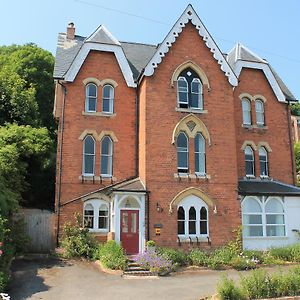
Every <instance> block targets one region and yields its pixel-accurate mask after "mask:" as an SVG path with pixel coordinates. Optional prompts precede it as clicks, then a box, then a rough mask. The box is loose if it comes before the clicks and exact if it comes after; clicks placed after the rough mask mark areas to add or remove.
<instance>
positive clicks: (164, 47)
mask: <svg viewBox="0 0 300 300" xmlns="http://www.w3.org/2000/svg"><path fill="white" fill-rule="evenodd" d="M189 22H191V23H192V24H193V25H195V27H196V29H197V30H198V32H199V35H200V36H201V37H202V38H203V40H204V41H205V44H206V46H207V47H208V48H209V49H210V51H211V52H212V55H213V57H214V58H215V60H216V61H217V62H218V64H219V65H220V68H221V70H222V71H223V72H224V74H225V76H226V77H227V78H228V81H229V83H230V84H231V85H233V86H237V85H238V80H237V77H236V76H235V74H234V72H233V71H232V69H231V67H230V65H229V64H228V62H227V61H226V59H225V57H224V56H223V54H222V52H221V51H220V49H219V47H218V46H217V44H216V43H215V41H214V40H213V38H212V37H211V35H210V34H209V32H208V31H207V29H206V28H205V26H204V24H203V23H202V22H201V20H200V18H199V16H198V15H197V13H196V11H195V10H194V8H193V7H192V5H191V4H189V5H188V6H187V8H186V9H185V10H184V12H183V13H182V15H181V16H180V18H179V19H178V20H177V22H176V23H175V24H174V26H173V27H172V29H171V30H170V32H169V33H168V35H167V36H166V37H165V39H164V40H163V42H162V43H161V44H160V45H159V47H158V49H157V50H156V52H155V54H154V55H153V57H152V58H151V60H150V61H149V62H148V64H147V65H146V67H145V71H144V75H145V76H151V75H153V73H154V70H155V69H156V68H157V67H158V65H159V64H160V63H161V62H162V60H163V57H164V56H165V54H166V53H167V52H168V51H169V49H170V48H171V47H172V44H174V42H175V41H176V38H177V37H178V36H179V34H180V33H181V32H182V29H183V28H184V27H185V26H186V24H188V23H189Z"/></svg>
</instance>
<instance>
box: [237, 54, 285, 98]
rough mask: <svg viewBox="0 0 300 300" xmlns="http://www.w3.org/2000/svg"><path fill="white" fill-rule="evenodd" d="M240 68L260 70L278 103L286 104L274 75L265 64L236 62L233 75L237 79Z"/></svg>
mask: <svg viewBox="0 0 300 300" xmlns="http://www.w3.org/2000/svg"><path fill="white" fill-rule="evenodd" d="M242 68H250V69H258V70H262V71H263V72H264V74H265V76H266V77H267V80H268V81H269V84H270V86H271V88H272V90H273V92H274V94H275V95H276V97H277V100H278V101H279V102H284V103H286V99H285V96H284V94H283V92H282V90H281V88H280V86H279V84H278V82H277V80H276V78H275V77H274V74H273V73H272V71H271V68H270V67H269V65H268V64H267V63H258V62H251V61H244V60H238V61H237V62H236V63H235V70H234V71H235V74H236V76H237V77H239V76H240V74H241V71H242Z"/></svg>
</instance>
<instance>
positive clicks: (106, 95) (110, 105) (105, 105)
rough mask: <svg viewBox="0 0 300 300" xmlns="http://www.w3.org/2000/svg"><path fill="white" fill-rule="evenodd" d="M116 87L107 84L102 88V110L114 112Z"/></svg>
mask: <svg viewBox="0 0 300 300" xmlns="http://www.w3.org/2000/svg"><path fill="white" fill-rule="evenodd" d="M114 94H115V92H114V88H113V87H112V86H111V85H109V84H106V85H104V87H103V90H102V111H103V112H105V113H110V114H112V113H113V112H114Z"/></svg>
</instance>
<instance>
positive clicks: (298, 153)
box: [294, 142, 300, 173]
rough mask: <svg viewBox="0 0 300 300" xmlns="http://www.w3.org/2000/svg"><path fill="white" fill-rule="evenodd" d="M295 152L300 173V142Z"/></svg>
mask: <svg viewBox="0 0 300 300" xmlns="http://www.w3.org/2000/svg"><path fill="white" fill-rule="evenodd" d="M294 152H295V161H296V171H297V173H298V172H299V171H300V142H298V143H296V144H295V145H294Z"/></svg>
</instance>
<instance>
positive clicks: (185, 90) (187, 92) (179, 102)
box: [177, 76, 189, 107]
mask: <svg viewBox="0 0 300 300" xmlns="http://www.w3.org/2000/svg"><path fill="white" fill-rule="evenodd" d="M181 80H182V81H184V82H185V84H186V87H185V88H183V87H179V81H181ZM180 88H181V89H184V90H179V89H180ZM179 92H180V93H185V95H186V101H185V102H183V101H180V97H179ZM177 102H178V106H179V107H180V104H184V105H187V106H189V86H188V82H187V80H186V78H185V77H184V76H180V77H178V80H177Z"/></svg>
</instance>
